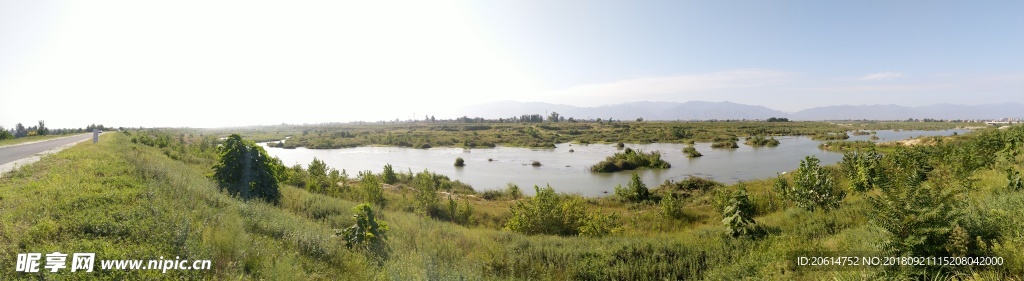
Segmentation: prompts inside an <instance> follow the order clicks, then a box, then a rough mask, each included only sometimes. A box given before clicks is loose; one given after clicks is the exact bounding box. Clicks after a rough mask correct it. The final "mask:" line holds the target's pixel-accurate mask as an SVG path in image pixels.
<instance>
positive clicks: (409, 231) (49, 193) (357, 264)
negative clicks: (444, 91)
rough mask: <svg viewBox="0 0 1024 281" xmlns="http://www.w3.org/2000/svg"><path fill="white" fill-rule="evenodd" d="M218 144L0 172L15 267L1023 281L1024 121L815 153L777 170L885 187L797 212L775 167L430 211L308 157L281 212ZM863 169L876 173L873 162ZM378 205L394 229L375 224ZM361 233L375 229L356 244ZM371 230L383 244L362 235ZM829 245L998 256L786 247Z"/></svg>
mask: <svg viewBox="0 0 1024 281" xmlns="http://www.w3.org/2000/svg"><path fill="white" fill-rule="evenodd" d="M645 123H647V122H645ZM790 123H800V122H790ZM217 139H218V138H217V137H216V135H205V134H200V133H199V131H185V130H147V131H132V132H125V133H114V134H104V135H103V136H102V140H101V141H100V143H98V144H95V145H94V144H91V143H90V144H85V143H83V144H80V145H77V146H74V147H72V148H70V149H67V150H65V151H63V152H61V153H58V154H55V155H51V156H47V157H44V158H43V159H42V160H41V161H39V162H37V163H35V164H33V165H28V166H25V167H21V168H20V169H18V170H16V171H13V172H11V173H9V174H5V175H4V176H3V177H2V178H0V209H2V210H4V211H3V212H0V255H3V256H4V257H7V260H12V259H13V257H15V256H16V255H17V254H18V253H25V252H46V253H49V252H53V251H61V252H95V253H97V259H158V258H159V257H160V256H165V257H166V256H171V255H173V256H180V257H181V258H182V259H189V260H193V259H210V260H212V261H213V268H212V269H211V270H188V271H185V270H181V271H168V272H167V273H166V274H163V273H159V272H157V271H145V270H141V271H102V270H100V271H96V272H92V273H80V272H79V273H74V274H72V273H71V272H68V271H62V272H58V273H49V272H46V273H43V274H41V275H42V277H41V278H45V279H76V278H81V279H114V280H123V279H130V280H138V279H144V280H149V279H215V280H223V279H240V280H256V279H259V280H336V279H357V280H376V279H401V280H422V279H460V278H461V279H470V280H499V279H500V280H506V279H530V280H537V279H544V280H547V279H574V280H608V279H630V280H633V279H669V280H684V279H685V280H689V279H708V280H744V279H757V280H763V279H767V280H819V279H840V280H848V279H858V280H859V279H873V280H874V279H911V280H914V279H926V278H927V279H981V280H1015V279H1021V278H1022V277H1024V236H1022V235H1024V233H1022V232H1021V231H1020V229H1024V192H1022V191H1020V190H1017V189H1015V187H1014V186H1015V185H1014V184H1013V178H1014V177H1013V175H1014V173H1012V171H1019V170H1020V169H1021V165H1020V163H1022V162H1024V157H1021V155H1020V152H1021V151H1022V150H1024V147H1022V143H1024V142H1022V141H1020V140H1024V127H1011V128H1009V129H1004V130H995V129H988V130H979V131H977V132H973V133H969V134H962V135H960V136H956V137H952V138H941V139H939V140H935V141H933V142H928V143H927V144H925V145H917V146H913V147H896V148H894V149H893V151H891V152H884V153H882V152H879V153H878V154H877V155H873V156H869V155H868V154H864V155H863V158H864V159H869V160H870V161H869V160H848V161H849V164H847V163H846V162H847V161H846V160H844V164H841V165H839V166H820V163H816V161H811V160H810V158H808V159H805V160H804V161H803V163H801V169H800V170H798V171H797V172H795V173H793V174H791V175H783V176H780V178H781V179H783V180H785V183H786V185H789V186H793V187H787V188H788V189H797V190H799V188H798V187H796V186H798V185H799V186H809V187H811V188H821V187H824V186H829V185H832V186H833V188H834V189H833V190H844V189H848V190H853V189H854V188H853V187H852V186H851V182H852V180H851V179H850V178H849V174H848V172H849V171H848V170H847V169H848V168H847V165H849V166H852V167H854V169H853V170H854V171H858V172H857V173H858V174H859V173H861V172H860V171H861V170H865V171H868V172H865V173H867V174H870V175H873V176H871V177H868V178H869V179H870V180H869V181H873V182H872V183H870V184H867V186H874V187H873V188H865V189H866V190H865V191H864V192H852V193H850V194H849V195H847V196H845V197H842V198H839V196H830V198H838V200H836V201H839V203H838V204H835V205H834V207H830V208H831V209H830V210H829V211H828V212H817V211H814V212H811V211H807V210H804V209H803V207H802V206H799V205H798V202H797V201H800V200H803V199H800V200H793V201H790V200H784V199H787V196H784V195H783V192H780V191H784V190H787V188H783V189H780V190H776V189H773V180H772V179H766V180H755V181H750V182H745V183H743V184H741V185H739V184H738V185H723V184H720V183H716V182H713V181H710V180H706V179H700V178H688V179H686V180H682V181H678V182H672V181H669V182H666V183H665V184H662V185H661V186H659V187H658V188H655V189H652V190H650V197H649V198H650V200H648V201H645V202H644V203H639V204H635V203H623V202H621V201H620V200H617V199H616V198H614V197H605V198H582V197H580V196H577V195H567V194H558V193H556V192H555V189H554V188H552V187H547V188H538V187H535V190H536V192H537V193H536V195H535V196H533V197H526V198H525V199H516V198H513V197H512V196H510V195H504V194H511V193H512V192H502V193H503V195H502V196H500V197H499V199H498V200H486V199H483V198H481V197H483V196H479V195H481V194H479V193H476V192H475V191H473V190H472V188H470V187H468V186H466V185H464V184H461V183H459V182H458V181H452V180H449V179H447V178H446V177H443V176H441V175H436V174H430V173H429V172H426V171H424V172H423V174H424V176H423V177H426V175H427V174H430V175H432V176H435V177H437V178H436V180H437V181H438V182H439V184H438V185H437V191H436V193H434V194H433V195H434V196H435V197H434V198H445V197H447V198H449V199H448V201H447V204H446V206H444V207H442V208H441V209H442V210H441V211H440V212H439V214H438V215H437V216H436V217H434V216H424V215H421V214H419V213H418V211H417V208H416V207H415V206H416V202H417V199H416V198H415V197H416V196H415V191H416V190H415V188H416V187H415V185H416V183H415V182H416V178H417V175H415V174H413V173H412V172H395V179H396V181H395V183H394V184H388V185H383V184H381V182H383V181H384V180H383V178H384V176H383V175H376V174H371V173H368V172H361V173H359V174H360V175H359V176H357V177H356V178H355V179H349V177H348V176H347V175H344V174H346V173H345V172H344V170H342V171H341V172H339V173H337V174H338V175H337V176H336V177H334V178H336V179H338V182H337V183H338V184H335V185H328V187H327V188H313V187H311V186H315V185H313V184H307V185H306V186H304V187H297V186H294V185H292V184H291V183H290V182H293V181H296V182H300V181H305V182H307V183H308V182H311V180H310V179H311V178H314V177H319V174H320V173H321V172H320V171H321V170H323V171H326V172H325V173H326V174H327V176H326V178H328V180H327V181H328V182H330V181H333V179H331V178H332V176H331V174H332V172H331V171H333V169H330V168H329V167H324V168H322V169H321V168H319V167H316V168H315V170H316V171H315V172H310V171H306V169H303V168H302V167H301V166H298V167H297V168H298V169H295V168H296V167H294V166H293V167H291V168H288V169H285V170H286V172H284V173H282V174H281V177H283V179H281V180H280V181H279V182H280V183H282V184H281V185H280V186H279V191H280V193H281V196H280V200H279V203H278V204H277V205H274V204H269V203H266V202H262V200H248V201H247V200H242V199H241V198H238V197H235V196H231V195H229V194H228V193H227V192H222V191H219V187H218V184H217V181H216V180H214V179H213V178H212V173H211V170H210V167H212V166H213V165H214V164H215V163H217V162H219V158H218V156H219V155H218V153H217V152H218V149H217V146H218V145H221V144H223V141H218V140H217ZM851 153H869V151H856V152H851ZM857 157H861V156H856V157H853V156H851V157H850V159H856V158H857ZM876 159H877V162H875V160H876ZM316 161H317V162H322V161H319V160H316ZM865 161H867V162H865ZM859 163H869V164H870V165H875V164H872V163H877V166H874V168H863V169H861V167H858V165H862V164H859ZM863 165H868V164H863ZM308 166H314V165H313V164H312V163H311V164H310V165H308ZM315 166H319V164H316V165H315ZM866 167H870V166H866ZM876 172H877V173H876ZM313 174H316V176H313ZM842 175H846V177H842ZM1017 175H1018V178H1019V174H1017ZM373 181H376V182H377V183H375V184H368V183H367V182H370V183H373ZM803 182H806V183H808V184H806V185H804V184H803ZM874 182H877V184H876V183H874ZM363 186H375V187H382V190H381V192H380V196H381V197H382V198H384V199H385V200H386V202H387V204H383V206H380V205H377V206H374V205H363V206H360V205H362V204H364V203H366V202H367V201H371V200H368V199H369V198H368V197H366V196H365V195H364V194H363V193H364V192H363V189H364V188H363ZM384 187H386V188H384ZM516 189H518V188H516ZM822 190H829V189H825V188H822ZM791 194H803V193H800V192H794V193H791ZM471 195H472V196H471ZM448 196H450V197H448ZM424 197H428V196H426V195H424ZM813 198H814V197H812V199H813ZM649 201H655V202H656V203H655V202H652V203H653V204H651V203H647V202H649ZM808 201H809V202H816V201H815V200H808ZM825 201H830V200H825ZM435 202H436V201H435ZM815 204H817V203H815ZM824 205H825V206H832V204H831V203H826V204H824ZM357 206H360V207H358V208H357ZM453 206H454V207H453ZM666 206H667V207H666ZM820 208H821V207H816V209H815V210H818V209H820ZM453 210H454V211H453ZM371 217H372V218H373V219H372V221H374V222H376V224H377V230H376V231H377V233H381V235H377V234H374V232H373V231H372V230H370V229H373V227H371V225H372V224H371V223H369V222H370V221H371V220H370V218H371ZM383 220H386V221H387V224H386V226H387V230H386V231H384V230H383V227H382V226H383V224H382V223H381V222H382V221H383ZM360 222H364V223H361V224H360ZM359 225H363V227H361V228H362V230H361V231H349V232H348V233H351V234H353V235H346V233H345V231H344V230H341V229H347V228H350V227H353V226H359ZM506 227H507V228H508V230H505V228H506ZM513 228H514V229H515V230H513ZM367 230H370V231H367ZM360 233H361V234H362V240H361V241H362V242H359V243H352V244H349V243H347V241H349V240H350V239H349V238H354V237H355V236H358V234H360ZM367 233H370V234H373V235H372V236H369V235H366V234H367ZM734 234H735V235H736V237H734ZM376 237H380V238H381V239H380V240H379V241H380V242H367V241H374V238H376ZM384 237H386V239H384ZM349 245H352V246H349ZM819 250H825V251H839V252H846V251H849V252H858V253H859V252H863V253H877V254H870V255H874V256H882V255H886V254H898V255H904V256H922V255H933V256H969V257H981V256H996V257H1002V258H1003V259H1004V263H1005V265H1003V266H958V267H866V268H863V269H861V270H837V271H827V270H813V269H808V268H806V267H799V266H796V265H794V264H792V261H791V258H789V256H790V255H791V254H792V253H794V252H801V251H819ZM13 267H14V263H13V262H5V263H0V271H2V272H8V273H7V275H6V276H7V277H8V278H11V279H30V278H31V279H38V278H40V277H39V276H36V275H25V274H19V273H13V272H14V269H13Z"/></svg>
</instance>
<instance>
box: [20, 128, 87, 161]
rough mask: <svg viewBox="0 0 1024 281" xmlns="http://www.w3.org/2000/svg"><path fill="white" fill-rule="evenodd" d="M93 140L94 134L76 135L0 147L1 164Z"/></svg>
mask: <svg viewBox="0 0 1024 281" xmlns="http://www.w3.org/2000/svg"><path fill="white" fill-rule="evenodd" d="M90 138H92V133H88V134H81V135H75V136H71V137H66V138H59V139H52V140H47V141H41V142H36V143H29V144H18V145H12V146H5V147H0V164H6V163H9V162H14V161H15V160H19V159H23V158H28V157H31V156H32V155H35V154H36V153H40V152H44V151H47V150H50V149H54V148H57V147H59V146H62V145H65V144H71V143H75V142H79V141H82V140H85V139H90Z"/></svg>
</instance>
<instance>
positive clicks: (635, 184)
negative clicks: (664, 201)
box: [615, 173, 651, 202]
mask: <svg viewBox="0 0 1024 281" xmlns="http://www.w3.org/2000/svg"><path fill="white" fill-rule="evenodd" d="M615 196H618V197H619V198H621V199H622V200H624V201H626V202H643V201H647V200H650V199H651V192H650V190H648V189H647V185H646V184H644V182H643V181H642V180H640V175H637V174H636V173H633V177H632V178H631V179H630V180H629V183H628V184H627V185H626V187H622V185H618V186H615Z"/></svg>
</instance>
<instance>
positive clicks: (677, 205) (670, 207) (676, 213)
mask: <svg viewBox="0 0 1024 281" xmlns="http://www.w3.org/2000/svg"><path fill="white" fill-rule="evenodd" d="M661 215H662V216H665V217H667V218H673V219H680V218H683V200H681V199H679V198H678V197H676V195H675V194H673V193H669V194H667V195H665V197H664V198H661Z"/></svg>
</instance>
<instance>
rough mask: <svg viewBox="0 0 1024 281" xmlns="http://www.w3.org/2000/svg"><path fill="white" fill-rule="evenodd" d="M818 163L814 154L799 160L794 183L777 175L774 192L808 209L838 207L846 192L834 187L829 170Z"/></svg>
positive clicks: (827, 209)
mask: <svg viewBox="0 0 1024 281" xmlns="http://www.w3.org/2000/svg"><path fill="white" fill-rule="evenodd" d="M819 163H820V160H818V158H817V157H814V156H807V157H805V158H804V160H800V168H799V169H797V171H796V173H794V175H793V177H794V184H792V185H790V184H789V181H788V180H786V179H785V178H783V177H782V175H779V177H778V178H776V179H775V186H774V187H775V190H776V192H778V193H779V194H780V195H782V197H784V198H786V199H789V200H790V201H793V203H794V204H796V205H797V206H799V207H800V208H803V209H806V210H808V211H814V210H824V211H829V210H832V209H836V208H839V202H842V201H843V198H845V197H846V192H844V191H843V190H840V189H837V188H836V182H835V180H834V179H833V176H832V174H831V172H830V171H827V170H826V169H825V168H824V167H822V166H820V165H819Z"/></svg>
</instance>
